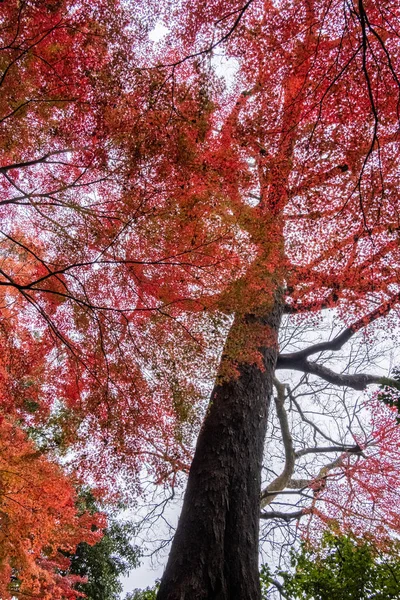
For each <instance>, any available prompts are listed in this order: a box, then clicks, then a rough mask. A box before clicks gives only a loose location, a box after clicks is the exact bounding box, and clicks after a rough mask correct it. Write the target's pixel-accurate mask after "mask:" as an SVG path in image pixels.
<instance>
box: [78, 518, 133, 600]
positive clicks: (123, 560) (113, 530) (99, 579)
mask: <svg viewBox="0 0 400 600" xmlns="http://www.w3.org/2000/svg"><path fill="white" fill-rule="evenodd" d="M132 535H133V527H132V526H131V524H130V523H119V522H118V521H111V522H109V523H108V526H107V528H106V529H105V530H104V532H103V536H102V538H101V540H100V541H99V542H98V543H97V544H95V545H89V544H87V543H86V542H80V543H79V544H78V546H77V547H76V550H75V552H74V554H73V555H72V556H70V557H69V558H70V561H71V564H70V567H69V573H71V574H74V575H79V576H80V577H82V578H86V579H87V581H86V582H83V583H78V584H77V586H76V587H77V589H78V590H79V591H80V592H83V593H84V594H85V598H88V599H89V600H119V598H121V596H120V594H121V592H122V590H123V588H122V584H121V582H120V581H119V577H120V576H121V575H127V574H129V571H130V570H131V569H134V568H136V567H137V566H138V556H139V552H138V549H137V548H136V547H133V546H132V544H131V541H130V538H131V537H132Z"/></svg>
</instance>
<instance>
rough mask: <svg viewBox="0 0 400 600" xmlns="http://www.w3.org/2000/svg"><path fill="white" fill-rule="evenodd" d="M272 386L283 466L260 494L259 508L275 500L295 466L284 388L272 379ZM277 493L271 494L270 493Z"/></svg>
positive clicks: (276, 380)
mask: <svg viewBox="0 0 400 600" xmlns="http://www.w3.org/2000/svg"><path fill="white" fill-rule="evenodd" d="M274 386H275V388H276V391H277V397H276V398H275V406H276V414H277V416H278V420H279V425H280V428H281V433H282V441H283V445H284V449H285V466H284V468H283V471H282V473H281V474H280V475H278V477H276V478H275V479H274V480H273V481H272V482H271V483H270V484H268V485H267V487H266V488H265V489H264V490H263V491H262V492H261V508H264V506H267V505H268V504H271V502H272V501H273V500H274V499H275V498H276V496H277V495H278V493H279V492H280V491H281V490H283V489H284V488H285V487H286V484H287V482H288V481H289V480H290V478H291V476H292V475H293V471H294V466H295V452H294V448H293V439H292V436H291V433H290V428H289V423H288V418H287V413H286V410H285V406H284V404H285V386H284V385H283V384H282V383H281V382H280V381H278V379H276V377H275V378H274ZM275 491H276V492H277V493H276V494H271V492H275Z"/></svg>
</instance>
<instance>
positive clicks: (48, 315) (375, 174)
mask: <svg viewBox="0 0 400 600" xmlns="http://www.w3.org/2000/svg"><path fill="white" fill-rule="evenodd" d="M10 6H11V7H12V8H13V10H14V13H15V14H16V15H17V18H16V19H14V21H13V25H12V26H11V25H10V27H8V28H6V29H5V30H4V33H3V35H5V36H8V38H7V40H6V42H5V43H4V46H5V48H6V54H5V56H6V59H5V60H6V64H7V65H9V67H8V71H7V73H9V74H10V73H13V76H14V79H15V80H16V81H17V82H23V77H22V76H21V75H22V74H23V73H24V72H25V71H26V70H27V69H28V66H29V63H26V62H25V61H28V60H30V61H32V64H33V67H32V69H31V71H32V73H33V74H36V73H38V72H39V73H42V71H41V69H44V74H43V75H42V76H41V78H39V79H38V78H36V77H34V79H33V82H32V83H30V85H31V86H33V87H30V88H29V89H28V90H27V89H26V88H24V86H23V83H22V84H21V85H19V86H18V90H22V91H21V93H22V96H23V101H22V103H24V102H27V101H28V100H29V104H28V106H29V109H30V110H32V109H35V110H36V107H37V105H36V95H37V94H38V93H39V92H40V93H42V87H43V85H42V80H45V81H50V82H54V81H56V82H57V81H59V77H60V76H61V75H60V72H59V70H58V69H60V68H62V77H63V79H62V80H63V82H64V81H65V82H67V83H68V85H67V90H69V89H73V90H75V91H76V94H77V96H76V97H75V96H69V95H68V97H64V96H58V95H57V96H54V95H52V94H53V93H54V89H53V88H52V86H50V88H48V87H46V86H45V90H44V92H43V93H44V94H45V96H44V98H43V99H46V102H45V103H43V105H42V104H40V106H45V107H47V106H48V111H49V113H50V114H48V113H46V115H45V116H43V115H42V114H41V113H40V114H38V115H37V116H36V113H35V112H33V113H31V112H30V113H29V116H27V117H25V115H24V114H21V112H20V110H22V108H21V109H20V108H18V111H17V113H15V112H13V110H14V108H13V106H12V104H13V102H14V96H13V95H12V93H13V92H11V91H10V90H11V87H10V88H9V87H8V82H9V81H10V79H9V78H8V79H7V77H6V78H5V80H4V82H3V84H4V88H3V89H4V90H6V93H5V97H6V103H8V104H7V108H6V110H5V117H6V122H7V125H9V127H10V130H12V129H13V127H12V126H11V125H10V124H11V123H12V124H14V123H17V125H16V126H15V128H16V130H17V131H18V132H19V134H18V136H17V139H18V140H21V141H23V142H24V144H23V145H21V144H19V143H17V144H15V145H12V143H11V142H9V138H10V137H11V136H10V133H8V137H7V135H5V141H4V143H3V144H2V150H3V152H4V156H2V159H4V165H5V166H4V167H3V169H2V174H3V177H4V181H3V185H4V188H3V190H2V193H3V194H4V201H3V204H2V211H4V213H2V214H4V227H3V238H2V252H3V255H4V265H3V266H4V269H3V273H2V280H1V284H2V286H3V289H4V295H3V297H2V306H3V307H4V311H5V314H6V317H5V319H6V331H7V337H6V339H7V344H9V345H11V346H14V347H15V348H16V349H17V350H16V352H17V353H18V352H19V351H20V349H21V347H23V346H24V344H23V342H25V344H26V346H27V347H28V349H29V350H28V354H29V353H31V354H32V355H33V354H34V353H35V352H39V350H40V352H42V353H43V354H44V357H45V358H44V360H43V361H42V366H43V367H44V365H46V369H45V368H43V369H42V373H41V377H40V378H39V380H40V384H41V385H40V386H39V387H40V389H39V390H38V395H37V397H38V398H39V400H40V402H39V404H40V406H41V407H44V406H46V401H45V400H46V399H47V403H48V406H49V410H50V411H51V409H52V408H54V404H53V405H52V401H51V397H53V398H54V397H55V398H57V399H58V402H60V403H61V404H62V405H65V406H66V407H68V409H69V410H71V411H72V412H73V413H74V415H75V417H76V419H75V425H74V428H75V429H74V432H75V434H76V439H77V442H76V457H77V461H79V465H80V466H79V468H80V469H81V472H82V471H86V472H88V471H89V472H90V473H91V476H93V477H96V480H97V481H99V482H104V483H106V482H107V478H108V481H110V480H111V481H112V480H113V478H112V477H111V476H112V475H113V472H114V473H115V471H116V470H117V469H120V468H121V464H122V465H123V469H124V474H125V473H129V474H132V473H138V472H140V470H141V468H143V461H144V460H145V461H146V466H147V469H148V470H149V471H152V472H153V473H154V476H155V478H156V480H157V481H159V482H166V481H172V482H173V483H174V482H175V481H176V479H177V477H178V473H179V472H180V471H182V470H184V469H186V468H187V465H188V462H189V457H190V434H191V427H192V425H193V424H194V425H195V424H196V419H197V418H198V415H197V414H196V412H195V411H194V410H193V409H192V408H191V407H192V403H193V404H194V403H195V402H196V401H197V403H199V400H200V401H201V398H202V397H203V395H204V388H205V387H206V384H205V382H206V381H210V379H211V378H212V377H213V376H214V373H215V372H216V380H215V386H214V388H213V390H212V392H211V400H210V404H209V406H208V408H207V410H206V414H205V419H204V422H203V426H202V428H201V430H200V434H199V438H198V441H197V447H196V451H195V455H194V459H193V462H192V465H191V467H190V474H189V481H188V487H187V492H186V496H185V501H184V505H183V509H182V515H181V518H180V522H179V525H178V529H177V533H176V535H175V538H174V542H173V545H172V549H171V554H170V559H169V562H168V565H167V568H166V572H165V575H164V577H163V579H162V581H161V586H160V590H159V593H158V598H159V600H164V599H169V600H172V599H174V598H180V599H182V598H190V599H191V600H197V599H199V600H200V599H206V598H210V599H211V598H213V599H215V598H219V599H221V600H222V599H229V598H236V597H240V598H241V599H243V600H246V599H247V598H248V599H251V600H257V599H259V598H260V586H259V576H258V568H257V558H258V531H259V520H258V517H259V492H260V483H261V467H262V459H263V447H264V438H265V432H266V426H267V416H268V408H269V405H270V401H271V397H272V390H273V385H274V374H275V369H294V370H297V371H299V372H302V373H305V374H306V376H307V377H308V379H312V378H314V377H318V378H321V379H322V380H323V381H326V382H328V383H330V384H332V385H334V386H338V387H339V388H342V387H349V388H352V389H355V390H357V391H362V390H364V389H365V388H366V387H367V386H368V385H371V384H383V383H385V381H384V379H383V378H382V375H379V374H377V375H375V374H374V373H371V372H369V371H368V372H359V373H355V372H352V371H351V369H349V371H348V372H344V373H340V372H337V371H335V370H334V369H333V368H332V365H331V364H328V365H327V364H325V359H324V356H322V360H319V359H316V360H313V359H312V358H311V357H314V356H319V357H320V356H321V353H323V352H325V353H327V352H329V351H332V352H337V351H339V350H341V349H342V348H343V347H345V345H346V344H348V343H349V342H350V341H351V340H352V339H354V338H355V337H356V336H357V334H359V335H360V334H361V333H362V332H364V331H365V332H366V335H367V334H368V333H369V332H371V329H373V328H374V327H378V326H379V325H380V324H381V323H383V321H384V322H385V324H384V325H382V326H383V327H384V328H387V327H388V324H391V322H394V323H395V322H396V315H397V313H396V311H397V308H398V304H399V299H400V296H399V287H398V286H399V283H398V282H399V264H400V263H399V248H398V228H399V224H398V195H397V190H398V183H399V181H398V173H399V170H398V152H397V149H398V121H399V116H398V100H399V74H398V73H399V42H398V40H399V37H398V31H397V28H398V22H399V9H398V7H397V6H396V5H395V4H394V3H391V2H389V1H388V2H384V3H382V2H379V3H378V2H376V1H375V0H368V1H367V0H359V1H358V2H357V3H354V4H351V3H350V4H349V3H347V2H343V0H335V1H333V2H332V1H330V0H329V1H328V0H318V1H317V0H294V1H293V2H283V3H279V5H277V4H276V3H274V2H270V1H263V0H249V1H248V2H246V3H243V4H242V3H240V2H237V1H236V0H230V1H228V2H226V1H224V2H220V1H219V0H215V1H212V2H209V3H202V2H195V3H194V2H185V1H183V2H181V3H179V5H175V3H170V2H167V1H165V2H163V3H156V2H149V3H147V4H146V9H143V8H141V7H140V3H135V4H132V5H130V8H131V9H132V11H133V8H134V9H135V11H136V12H134V18H133V17H131V19H130V22H129V19H127V13H126V12H125V13H124V12H123V10H122V8H121V7H120V6H119V5H118V4H117V3H116V2H115V3H112V2H110V3H105V4H103V3H99V8H98V9H97V7H96V8H95V9H93V10H90V7H88V5H87V4H86V3H84V2H82V4H79V3H71V4H68V3H67V4H63V3H59V4H58V3H57V4H53V5H48V4H46V5H45V7H44V6H43V4H41V3H40V2H32V3H28V4H24V3H22V4H17V3H11V4H10ZM32 7H33V8H34V9H35V10H36V9H37V8H38V7H40V8H41V9H43V10H45V13H46V15H48V18H49V19H50V21H51V23H53V19H55V21H54V22H55V23H57V24H58V23H61V25H60V26H59V25H57V27H56V28H54V27H55V26H53V25H51V26H47V29H45V30H44V31H45V32H48V34H47V35H46V36H45V37H44V38H43V40H42V41H40V42H39V39H40V40H41V37H40V38H38V43H37V45H35V46H34V45H33V42H32V41H31V39H32V38H31V34H30V33H27V32H28V25H29V27H31V26H33V27H34V31H35V32H36V31H39V30H37V29H35V28H36V27H38V19H36V20H35V21H32V20H31V14H32V12H31V11H32ZM147 9H150V10H153V9H154V13H153V17H152V18H153V21H152V23H153V24H154V22H155V19H157V18H159V19H163V18H164V19H165V22H166V24H167V25H168V27H169V30H170V31H169V34H168V35H167V37H166V40H165V43H164V44H161V45H159V46H158V48H155V49H154V48H151V45H150V43H149V42H148V41H147V42H146V41H145V40H146V34H147V31H146V30H148V28H149V27H150V26H151V18H150V16H149V13H148V12H146V11H147ZM15 11H16V12H15ZM60 11H61V13H60ZM63 11H64V12H63ZM98 11H99V12H98ZM35 14H36V16H37V12H36V13H35ZM57 19H59V20H57ZM75 19H78V21H79V22H78V26H76V27H75V26H74V23H75ZM15 22H17V26H15ZM86 22H88V25H86ZM10 23H11V21H10ZM19 23H20V24H21V26H19V25H18V24H19ZM126 23H128V24H129V26H126ZM22 24H23V25H24V26H23V27H22ZM40 27H41V25H40ZM86 27H88V28H89V29H86ZM49 32H51V35H50V33H49ZM53 32H56V33H57V34H58V33H60V32H62V39H61V40H57V43H55V42H54V41H53V39H52V37H51V36H53ZM38 35H39V34H38ZM41 35H44V33H42V34H41ZM65 35H67V37H68V35H70V37H69V38H68V40H66V39H65V37H64V36H65ZM15 39H17V40H18V43H17V44H16V43H15V41H14V40H15ZM67 41H68V42H71V43H67ZM42 42H43V43H42ZM50 42H51V43H50ZM75 42H76V43H75ZM41 44H42V45H41ZM15 47H17V50H15ZM67 48H68V52H67V50H66V49H67ZM70 48H73V49H76V48H78V51H77V54H76V58H75V60H74V61H72V62H71V61H70V60H69V57H70V50H69V49H70ZM88 48H89V49H90V50H91V51H89V50H88ZM217 49H218V50H221V51H222V52H223V58H224V59H225V60H230V61H231V64H233V65H234V69H235V78H234V81H233V82H229V81H228V82H225V84H226V85H225V86H224V81H223V80H221V78H220V77H218V72H217V71H218V61H216V60H215V59H212V54H213V52H214V53H215V52H216V51H217ZM39 50H40V51H41V52H42V54H40V52H39ZM13 53H14V54H13ZM43 53H44V54H43ZM37 56H39V57H40V58H39V59H38V58H37ZM10 57H11V58H10ZM209 57H211V60H208V58H209ZM86 61H88V64H86ZM36 64H39V66H40V68H39V71H38V70H37V67H36ZM27 65H28V66H27ZM49 65H50V67H49ZM54 73H56V75H55V76H54ZM54 77H55V79H54ZM70 78H71V80H70ZM55 87H56V90H59V88H58V87H57V85H56V86H55ZM49 90H50V91H51V92H52V93H50V92H49ZM62 91H63V92H64V91H65V89H64V88H62ZM46 94H47V95H46ZM27 98H28V100H27ZM40 98H41V99H42V96H40ZM59 101H61V107H60V106H55V104H56V103H57V102H59ZM19 106H20V105H19V104H17V107H19ZM21 106H22V105H21ZM28 112H29V111H28ZM32 114H33V116H34V117H35V118H32ZM9 115H10V116H9ZM71 115H72V118H73V119H74V121H75V122H76V123H77V124H78V126H77V127H72V126H71ZM32 124H34V126H32ZM9 148H11V149H12V152H13V153H14V154H13V155H12V156H10V150H9ZM39 150H40V151H39ZM14 173H15V175H14ZM54 186H55V187H54ZM6 217H7V218H6ZM325 309H335V310H336V312H337V315H338V318H340V319H341V323H342V331H341V332H340V333H338V335H336V336H335V337H334V338H332V339H330V340H326V341H321V340H317V341H316V343H313V344H312V345H311V346H310V345H308V344H307V341H306V340H305V343H304V344H303V345H302V346H301V347H299V348H298V349H297V350H292V351H290V352H287V353H284V352H282V353H279V351H278V334H279V330H280V328H281V323H282V316H283V315H284V314H286V315H290V316H292V317H293V318H294V319H297V322H300V320H301V318H304V319H305V318H307V315H308V316H309V318H311V319H312V318H314V319H317V318H318V317H317V315H318V314H319V313H321V311H323V310H325ZM2 310H3V308H2ZM391 320H392V321H391ZM28 323H29V325H28ZM224 338H225V339H224ZM11 340H13V341H12V342H11ZM366 341H367V340H366ZM220 356H221V360H220V365H219V367H218V368H215V364H216V362H217V361H218V358H219V357H220ZM325 356H326V354H325ZM350 366H351V365H350ZM9 373H11V379H12V380H14V379H15V380H18V378H14V377H13V372H12V370H11V371H9ZM386 382H387V380H386ZM390 383H392V384H394V382H390ZM20 387H21V386H20ZM208 387H209V386H208ZM276 388H277V390H278V397H279V389H280V385H279V383H278V384H276ZM49 390H51V392H53V393H52V394H49ZM280 395H281V397H282V394H280ZM49 396H50V399H49ZM6 397H7V398H9V394H8V396H6ZM18 398H20V397H18ZM18 398H17V399H18ZM9 401H10V403H11V404H12V405H15V404H16V403H15V400H13V399H12V398H11V399H10V400H9ZM279 403H281V404H282V402H281V401H278V404H279ZM21 410H22V409H21ZM22 412H23V411H22ZM76 422H78V425H76ZM65 425H66V427H68V423H66V424H65ZM88 432H90V434H89V433H88ZM88 440H90V444H88ZM356 445H357V444H354V446H356ZM354 446H353V447H352V448H350V450H349V448H348V447H346V448H345V449H344V452H349V451H350V453H352V454H357V453H358V452H359V450H358V449H357V450H356V449H355V447H354ZM320 479H322V478H321V477H320ZM132 480H133V482H132ZM132 480H131V484H132V483H133V485H134V486H135V487H134V489H135V490H136V489H137V480H135V475H133V476H132ZM286 483H287V481H285V480H284V478H282V479H281V480H280V482H279V486H278V487H279V490H278V491H283V490H282V489H281V488H282V486H283V485H286ZM267 491H268V490H267ZM272 491H277V490H272ZM269 492H271V490H269ZM316 492H320V490H316ZM302 514H303V513H302ZM193 540H196V545H194V544H193Z"/></svg>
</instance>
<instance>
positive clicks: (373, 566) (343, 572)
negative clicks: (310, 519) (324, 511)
mask: <svg viewBox="0 0 400 600" xmlns="http://www.w3.org/2000/svg"><path fill="white" fill-rule="evenodd" d="M292 567H293V568H294V572H293V573H288V572H284V573H280V575H281V576H282V577H283V585H281V584H280V583H279V582H277V585H278V586H279V589H280V591H281V594H282V595H283V597H284V598H304V599H305V600H306V599H309V600H311V599H314V600H329V599H330V598H337V599H338V600H342V599H343V600H347V598H349V599H351V600H367V599H369V600H372V599H378V598H379V599H380V600H384V599H389V598H397V597H398V595H399V592H400V571H399V569H400V565H399V560H398V548H397V542H392V544H390V546H389V547H387V548H386V549H385V551H382V549H378V548H377V547H376V546H374V545H373V544H371V543H370V541H369V540H368V539H365V538H361V539H360V538H358V539H357V538H355V537H353V536H338V535H335V534H333V533H330V532H326V533H325V534H324V537H323V541H322V544H321V545H320V546H319V547H318V548H311V547H309V546H307V544H304V543H303V544H302V546H301V550H300V552H299V553H292ZM271 580H273V578H271V576H270V575H269V574H268V570H265V571H262V574H261V581H262V585H263V587H264V590H265V591H264V593H265V596H264V597H265V598H267V597H268V589H271V588H270V583H271Z"/></svg>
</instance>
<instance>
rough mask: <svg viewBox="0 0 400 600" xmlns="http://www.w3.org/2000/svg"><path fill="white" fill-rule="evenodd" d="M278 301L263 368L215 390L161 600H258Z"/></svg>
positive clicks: (243, 370) (250, 368) (247, 367)
mask: <svg viewBox="0 0 400 600" xmlns="http://www.w3.org/2000/svg"><path fill="white" fill-rule="evenodd" d="M281 313H282V309H281V306H280V304H279V302H276V303H275V305H274V306H273V307H272V308H271V310H270V311H269V312H268V314H266V315H264V316H263V317H262V318H259V317H257V318H256V317H254V315H247V316H245V317H242V319H240V318H237V319H236V320H235V323H234V324H233V326H232V329H231V331H230V334H229V337H230V339H231V340H232V339H233V340H234V339H235V336H236V333H237V330H238V329H240V330H241V332H242V333H243V323H244V324H245V326H246V325H247V324H250V325H251V326H250V327H249V331H253V332H254V324H255V323H258V324H260V327H261V328H263V330H264V332H267V333H266V338H268V341H266V342H265V347H262V348H259V350H260V351H261V353H262V356H263V362H264V368H260V367H259V366H257V365H254V364H241V365H239V377H238V378H235V379H234V380H232V379H231V380H229V381H222V382H220V383H218V382H217V384H216V385H215V387H214V390H213V392H212V395H211V401H210V405H209V408H208V410H207V414H206V417H205V419H204V423H203V426H202V428H201V431H200V434H199V438H198V441H197V447H196V451H195V456H194V459H193V463H192V466H191V469H190V474H189V481H188V485H187V489H186V494H185V498H184V503H183V508H182V513H181V516H180V519H179V523H178V528H177V531H176V534H175V537H174V540H173V543H172V548H171V552H170V556H169V560H168V564H167V567H166V570H165V573H164V576H163V578H162V581H161V587H160V590H159V592H158V596H157V600H259V599H260V598H261V592H260V583H259V572H258V533H259V512H260V478H261V464H262V455H263V445H264V438H265V433H266V427H267V416H268V406H269V402H270V398H271V393H272V380H273V374H274V369H275V364H276V358H277V332H278V328H279V323H280V319H281Z"/></svg>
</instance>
